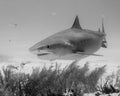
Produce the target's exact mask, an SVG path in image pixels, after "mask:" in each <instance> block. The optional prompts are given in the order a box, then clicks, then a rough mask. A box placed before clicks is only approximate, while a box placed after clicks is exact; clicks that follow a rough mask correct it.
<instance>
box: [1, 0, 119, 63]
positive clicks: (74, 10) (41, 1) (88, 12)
mask: <svg viewBox="0 0 120 96" xmlns="http://www.w3.org/2000/svg"><path fill="white" fill-rule="evenodd" d="M76 15H79V18H80V23H81V26H82V27H83V28H86V29H91V30H98V28H99V27H101V16H102V15H104V18H105V31H106V33H107V41H108V48H107V49H100V51H99V52H98V53H99V54H103V55H104V59H107V60H109V61H110V62H111V63H119V62H120V0H0V55H1V57H2V58H3V60H6V59H5V58H7V57H6V56H13V57H23V56H30V55H32V54H30V53H29V51H28V48H29V47H31V46H32V45H34V44H35V43H37V42H39V41H40V40H42V39H44V38H46V37H48V36H50V35H52V34H54V33H56V32H59V31H61V30H64V29H67V28H69V27H71V25H72V23H73V21H74V18H75V16H76ZM3 55H4V56H3Z"/></svg>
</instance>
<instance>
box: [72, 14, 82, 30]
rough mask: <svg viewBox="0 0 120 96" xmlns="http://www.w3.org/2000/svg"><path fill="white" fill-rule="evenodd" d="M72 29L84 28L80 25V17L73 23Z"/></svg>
mask: <svg viewBox="0 0 120 96" xmlns="http://www.w3.org/2000/svg"><path fill="white" fill-rule="evenodd" d="M71 28H78V29H82V27H81V25H80V23H79V18H78V16H76V17H75V20H74V23H73V25H72V27H71Z"/></svg>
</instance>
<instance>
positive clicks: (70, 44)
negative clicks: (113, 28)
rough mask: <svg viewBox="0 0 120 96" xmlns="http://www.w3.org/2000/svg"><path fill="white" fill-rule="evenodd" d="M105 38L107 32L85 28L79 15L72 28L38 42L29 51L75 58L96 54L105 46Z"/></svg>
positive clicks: (42, 55) (43, 54)
mask: <svg viewBox="0 0 120 96" xmlns="http://www.w3.org/2000/svg"><path fill="white" fill-rule="evenodd" d="M104 38H105V32H99V31H92V30H87V29H83V28H82V27H81V25H80V23H79V18H78V16H76V18H75V20H74V23H73V25H72V27H71V28H69V29H66V30H64V31H61V32H58V33H56V34H53V35H51V36H49V37H47V38H46V39H44V40H42V41H40V42H38V43H36V44H35V45H33V46H32V47H31V48H29V51H30V52H32V53H34V54H36V55H37V56H39V57H44V56H48V57H51V58H53V55H54V56H55V55H56V56H57V57H58V58H60V57H64V58H65V56H66V57H67V56H69V55H72V56H73V57H75V58H76V57H80V58H83V57H86V56H88V55H91V54H92V55H94V54H93V53H94V52H96V51H97V50H98V49H99V48H100V47H101V46H102V47H104V44H103V40H104ZM105 47H106V46H105ZM78 54H79V56H78ZM48 57H47V58H48ZM73 57H72V58H73ZM64 58H63V59H64Z"/></svg>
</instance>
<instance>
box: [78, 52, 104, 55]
mask: <svg viewBox="0 0 120 96" xmlns="http://www.w3.org/2000/svg"><path fill="white" fill-rule="evenodd" d="M77 54H81V55H92V56H103V55H99V54H89V53H85V52H77Z"/></svg>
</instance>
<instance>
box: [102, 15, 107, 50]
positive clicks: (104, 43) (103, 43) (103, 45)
mask: <svg viewBox="0 0 120 96" xmlns="http://www.w3.org/2000/svg"><path fill="white" fill-rule="evenodd" d="M102 32H103V33H104V34H105V28H104V18H103V17H102ZM102 47H103V48H107V40H106V38H105V37H104V39H103V41H102Z"/></svg>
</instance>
